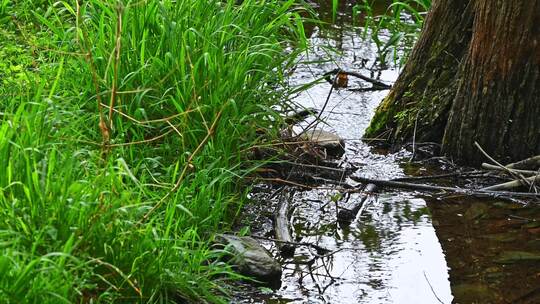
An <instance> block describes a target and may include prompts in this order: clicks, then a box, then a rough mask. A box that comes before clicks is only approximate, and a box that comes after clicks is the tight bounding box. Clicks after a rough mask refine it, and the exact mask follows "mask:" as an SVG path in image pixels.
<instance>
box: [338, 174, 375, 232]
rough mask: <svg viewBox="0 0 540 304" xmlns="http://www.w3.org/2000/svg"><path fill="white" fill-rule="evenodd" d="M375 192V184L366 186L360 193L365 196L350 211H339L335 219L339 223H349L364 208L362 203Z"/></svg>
mask: <svg viewBox="0 0 540 304" xmlns="http://www.w3.org/2000/svg"><path fill="white" fill-rule="evenodd" d="M376 190H377V186H376V185H375V184H372V183H370V184H367V185H366V186H365V187H364V189H363V190H362V192H364V193H365V195H364V196H363V197H362V198H361V199H360V200H359V201H358V202H357V203H356V204H355V206H354V207H353V208H352V209H350V210H349V209H341V210H339V212H338V215H337V218H338V221H339V222H340V223H351V222H352V221H353V220H354V219H355V218H356V216H357V215H358V213H359V212H360V210H362V208H363V207H364V203H365V202H366V200H367V199H368V197H370V194H371V193H373V192H375V191H376Z"/></svg>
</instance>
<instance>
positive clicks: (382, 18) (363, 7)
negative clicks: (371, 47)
mask: <svg viewBox="0 0 540 304" xmlns="http://www.w3.org/2000/svg"><path fill="white" fill-rule="evenodd" d="M375 2H377V0H362V1H361V3H359V4H356V5H355V6H354V7H353V15H354V16H356V19H358V18H359V17H361V18H362V20H363V31H362V32H361V33H360V35H362V37H363V38H364V39H369V40H371V41H372V42H373V43H374V44H375V46H376V47H377V61H378V63H379V64H380V65H381V66H383V67H384V66H386V65H387V63H388V58H389V57H391V58H392V59H393V63H394V65H399V66H401V65H403V64H404V63H405V62H406V61H407V58H408V54H409V53H410V51H411V49H412V47H413V45H414V43H415V42H416V40H417V39H418V36H419V34H420V30H421V29H422V26H423V23H424V17H425V14H426V12H427V11H428V10H429V8H430V7H431V0H392V3H390V4H389V5H388V8H387V9H386V12H385V13H384V14H380V15H376V14H374V5H375ZM390 55H391V56H390Z"/></svg>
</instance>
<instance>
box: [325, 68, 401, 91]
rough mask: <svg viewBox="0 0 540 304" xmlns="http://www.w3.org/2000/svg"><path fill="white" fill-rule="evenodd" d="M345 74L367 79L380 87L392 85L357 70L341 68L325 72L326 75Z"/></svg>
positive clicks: (387, 87)
mask: <svg viewBox="0 0 540 304" xmlns="http://www.w3.org/2000/svg"><path fill="white" fill-rule="evenodd" d="M338 73H340V74H345V75H348V76H353V77H356V78H360V79H362V80H364V81H367V82H369V83H371V84H373V86H374V87H379V88H381V89H390V88H391V87H392V86H391V85H388V84H386V83H384V82H381V81H379V80H377V79H373V78H371V77H367V76H364V75H362V74H360V73H357V72H350V71H344V70H341V69H335V70H332V71H330V72H326V73H324V76H329V75H334V74H338ZM325 79H326V80H327V81H328V80H329V79H328V77H325ZM330 83H331V84H334V83H335V80H334V81H331V82H330ZM371 89H374V88H371Z"/></svg>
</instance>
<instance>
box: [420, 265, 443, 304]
mask: <svg viewBox="0 0 540 304" xmlns="http://www.w3.org/2000/svg"><path fill="white" fill-rule="evenodd" d="M424 278H426V282H427V283H428V285H429V288H431V292H432V293H433V295H434V296H435V298H437V301H439V303H441V304H444V302H443V301H442V300H441V299H440V298H439V296H437V294H436V293H435V290H434V289H433V286H431V283H430V282H429V280H428V278H427V275H426V272H425V271H424Z"/></svg>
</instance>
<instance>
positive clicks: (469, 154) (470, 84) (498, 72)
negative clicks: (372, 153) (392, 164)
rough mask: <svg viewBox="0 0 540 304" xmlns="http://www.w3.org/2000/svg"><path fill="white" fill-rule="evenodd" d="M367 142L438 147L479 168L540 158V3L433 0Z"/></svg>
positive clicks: (375, 119) (371, 127)
mask: <svg viewBox="0 0 540 304" xmlns="http://www.w3.org/2000/svg"><path fill="white" fill-rule="evenodd" d="M366 133H367V134H366V137H376V136H381V135H383V134H388V135H389V137H388V138H389V139H390V140H391V141H393V142H394V143H403V142H405V141H408V140H410V139H411V138H412V137H413V135H414V134H415V133H416V140H417V141H437V142H441V143H442V146H443V152H444V153H445V154H448V155H450V156H452V157H454V158H455V159H456V160H461V161H462V162H464V163H469V164H479V163H480V162H481V161H482V160H483V156H482V155H481V154H480V153H478V151H476V149H475V148H474V145H473V143H474V142H475V141H478V142H479V143H480V145H481V146H482V147H483V148H484V149H485V150H486V151H488V153H489V154H490V155H493V156H495V157H496V158H498V159H501V160H504V161H508V160H517V159H522V158H525V157H527V156H531V155H536V154H540V0H530V1H525V0H504V1H502V0H498V1H494V0H475V1H473V0H435V1H434V2H433V5H432V8H431V10H430V12H429V13H428V16H427V18H426V21H425V24H424V29H423V32H422V34H421V36H420V38H419V41H418V42H417V44H416V45H415V47H414V49H413V51H412V53H411V56H410V59H409V61H408V62H407V64H406V66H405V68H404V70H403V72H402V73H401V75H400V77H399V78H398V80H397V81H396V83H395V85H394V86H393V88H392V89H391V91H390V94H389V95H388V96H387V97H386V98H385V100H384V101H383V103H382V104H381V105H380V106H379V108H378V109H377V111H376V114H375V117H374V119H373V120H372V122H371V125H370V127H369V128H368V130H367V132H366Z"/></svg>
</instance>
